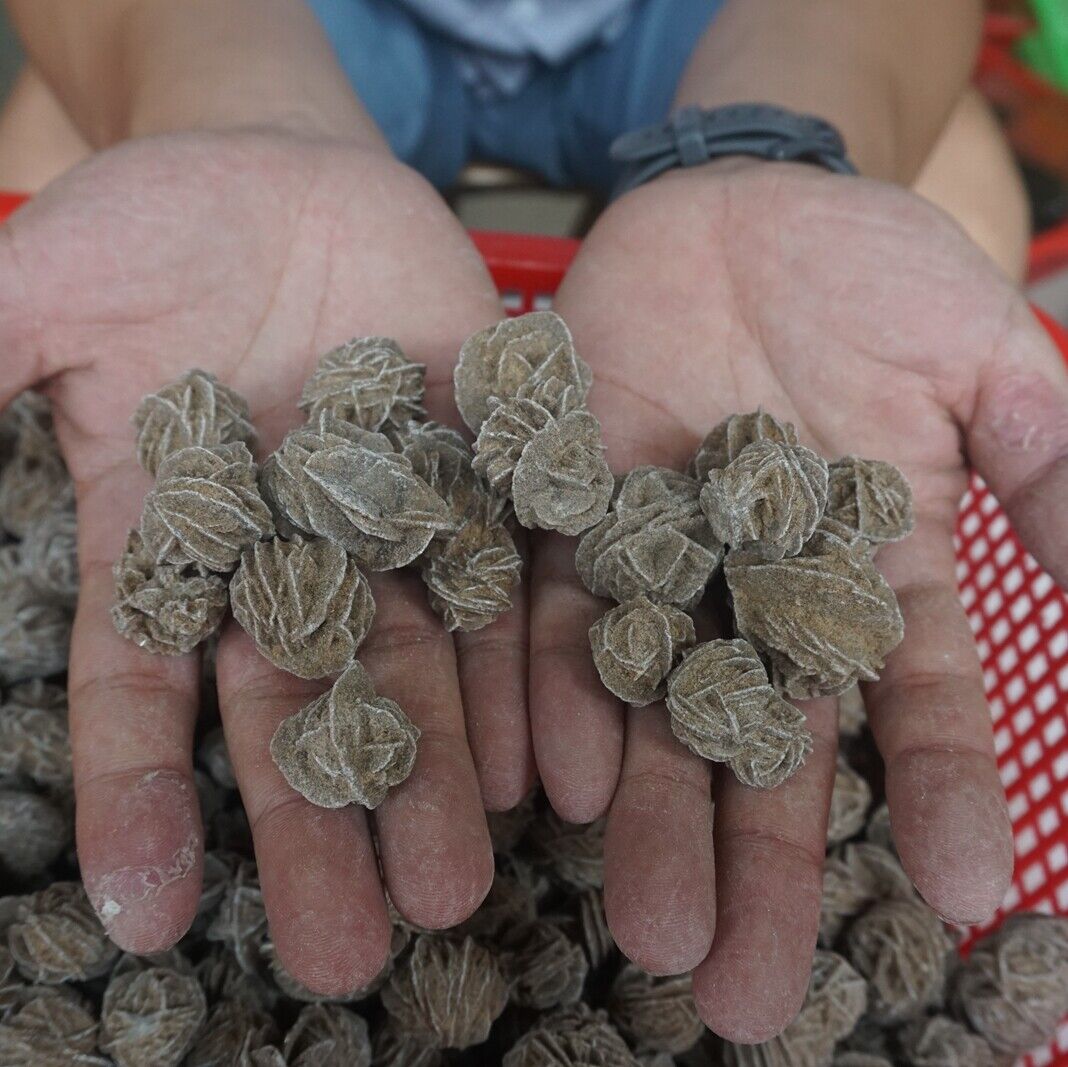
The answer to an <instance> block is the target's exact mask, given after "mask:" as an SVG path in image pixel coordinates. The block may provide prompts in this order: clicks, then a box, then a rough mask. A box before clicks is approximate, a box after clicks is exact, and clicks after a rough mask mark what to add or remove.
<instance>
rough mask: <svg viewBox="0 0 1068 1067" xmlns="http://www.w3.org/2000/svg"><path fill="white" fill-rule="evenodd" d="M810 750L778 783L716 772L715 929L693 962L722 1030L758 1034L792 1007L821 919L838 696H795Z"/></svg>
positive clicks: (710, 1020)
mask: <svg viewBox="0 0 1068 1067" xmlns="http://www.w3.org/2000/svg"><path fill="white" fill-rule="evenodd" d="M802 706H803V708H804V711H805V714H806V716H807V717H808V724H809V728H810V729H811V731H812V737H813V749H812V752H811V753H810V754H809V757H808V759H807V760H806V761H805V765H804V766H803V767H802V768H801V770H800V771H798V772H797V774H795V775H794V776H793V777H792V778H790V779H788V780H787V781H786V782H784V783H783V784H782V785H781V786H779V787H778V788H777V789H771V790H761V789H752V788H750V787H749V786H744V785H742V784H741V783H740V782H739V781H738V780H737V779H736V778H734V776H733V775H731V774H730V772H729V771H726V770H723V771H722V774H720V775H719V777H718V779H717V785H718V788H717V791H716V816H715V847H716V900H717V908H716V932H715V937H714V938H713V941H712V949H711V951H710V952H709V954H708V955H707V956H706V957H705V959H704V960H703V961H702V962H701V963H700V964H699V965H698V967H697V969H696V970H695V971H694V996H695V998H696V1000H697V1008H698V1011H699V1012H700V1014H701V1018H702V1019H704V1021H705V1023H706V1024H707V1025H708V1026H709V1027H710V1028H711V1029H713V1030H714V1031H715V1032H716V1033H717V1034H719V1035H720V1036H721V1037H725V1038H726V1039H727V1040H729V1041H736V1042H744V1043H749V1042H757V1041H766V1040H767V1039H768V1038H770V1037H773V1036H774V1035H775V1034H777V1033H779V1032H780V1031H781V1030H782V1029H783V1027H785V1026H786V1024H787V1023H788V1022H789V1021H790V1020H791V1019H792V1018H793V1017H794V1016H795V1015H796V1014H797V1012H798V1010H799V1009H800V1007H801V1002H802V1001H803V1000H804V996H805V990H806V989H807V988H808V980H809V973H810V971H811V966H812V954H813V952H814V950H815V947H816V934H817V931H818V928H819V911H820V897H821V895H822V892H823V856H824V851H825V848H826V838H827V811H828V808H829V805H830V796H831V789H832V787H833V785H834V770H835V759H836V753H837V741H838V738H837V730H838V725H837V704H836V701H835V700H833V699H823V700H812V701H807V702H806V703H805V704H804V705H802Z"/></svg>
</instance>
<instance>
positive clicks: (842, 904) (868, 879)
mask: <svg viewBox="0 0 1068 1067" xmlns="http://www.w3.org/2000/svg"><path fill="white" fill-rule="evenodd" d="M915 896H916V893H915V891H914V889H913V887H912V882H911V881H909V877H908V875H907V874H906V873H905V871H904V869H903V868H902V866H901V864H900V862H899V861H898V859H897V857H896V856H895V855H894V854H893V853H892V852H890V851H888V850H887V849H885V848H882V847H880V846H878V845H874V844H869V843H868V842H864V841H857V842H853V843H851V844H848V845H845V846H844V847H843V848H840V849H837V850H836V851H834V852H832V853H831V854H830V856H828V857H827V860H826V862H825V863H824V866H823V901H822V903H821V905H820V943H821V944H824V945H830V944H833V943H834V942H835V941H836V940H837V939H838V935H839V934H840V933H841V931H842V929H843V927H844V926H845V924H846V923H847V922H848V921H849V920H850V919H853V918H854V917H855V916H857V915H860V914H861V913H862V912H864V911H866V910H867V909H868V908H869V907H870V906H871V905H872V904H874V903H876V902H877V901H879V900H913V899H915Z"/></svg>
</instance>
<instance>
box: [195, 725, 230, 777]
mask: <svg viewBox="0 0 1068 1067" xmlns="http://www.w3.org/2000/svg"><path fill="white" fill-rule="evenodd" d="M197 759H198V760H199V761H200V762H201V763H202V764H203V765H204V767H205V768H206V769H207V771H208V774H210V775H211V777H212V779H213V780H214V781H215V782H216V783H218V784H219V785H220V786H222V787H223V789H236V788H237V779H236V778H235V777H234V765H233V763H232V762H231V760H230V752H229V750H228V749H227V747H226V735H225V734H224V733H223V732H222V727H221V726H217V727H215V729H213V730H209V731H208V732H207V733H206V734H205V735H204V740H203V741H201V742H200V747H199V748H198V749H197Z"/></svg>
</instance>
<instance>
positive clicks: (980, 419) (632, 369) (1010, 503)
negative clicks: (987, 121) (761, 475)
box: [530, 164, 1068, 1041]
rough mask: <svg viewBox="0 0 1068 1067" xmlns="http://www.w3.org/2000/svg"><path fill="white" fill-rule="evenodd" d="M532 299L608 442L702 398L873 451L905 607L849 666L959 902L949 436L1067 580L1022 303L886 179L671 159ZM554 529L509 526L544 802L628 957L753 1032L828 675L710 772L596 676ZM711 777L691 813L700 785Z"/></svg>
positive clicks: (909, 826) (688, 448)
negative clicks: (858, 673) (881, 659)
mask: <svg viewBox="0 0 1068 1067" xmlns="http://www.w3.org/2000/svg"><path fill="white" fill-rule="evenodd" d="M557 307H558V310H559V311H560V312H561V314H562V315H563V316H564V317H565V319H566V320H567V321H568V322H569V324H570V325H571V327H572V329H573V330H574V332H575V335H576V340H577V343H578V346H579V349H580V351H581V352H582V353H583V355H584V357H585V358H586V359H587V360H588V361H589V362H590V364H591V365H592V367H593V370H594V376H595V386H594V389H593V392H592V394H591V407H592V409H593V410H594V412H595V413H596V414H597V415H598V416H599V417H600V419H601V422H602V425H603V429H604V434H605V440H606V443H607V445H608V448H609V460H610V462H611V464H612V466H613V469H614V470H616V471H617V472H622V471H624V470H626V469H629V468H630V467H631V466H634V465H636V464H639V463H657V464H666V465H670V466H675V467H682V466H683V465H684V464H685V463H686V461H687V459H688V458H689V456H690V455H692V453H693V451H694V449H695V447H696V446H697V444H698V443H699V442H700V440H701V438H702V436H703V435H704V434H705V433H706V432H707V431H708V430H709V429H710V428H711V427H712V426H713V425H715V424H716V423H717V422H718V421H719V420H720V419H721V418H723V417H724V416H725V415H728V414H730V413H732V412H735V411H746V410H752V409H754V408H756V407H757V406H758V405H762V406H763V407H764V408H765V409H766V410H768V411H770V412H772V413H773V414H774V415H776V416H778V417H781V418H785V419H789V420H791V421H792V422H794V423H795V424H796V425H797V427H798V430H799V432H800V435H801V439H802V442H803V443H806V444H808V445H810V446H812V447H814V448H816V449H818V450H819V451H820V452H821V453H822V454H824V455H825V456H827V457H828V458H837V457H838V456H841V455H843V454H847V453H854V454H858V455H862V456H867V457H871V458H877V459H884V460H889V461H890V462H892V463H895V464H897V465H898V466H900V467H901V468H902V469H903V470H904V472H905V473H906V475H907V476H908V477H909V479H910V481H911V482H912V485H913V488H914V492H915V507H916V515H917V524H916V530H915V532H914V533H913V534H912V536H911V537H909V538H908V539H907V540H906V541H904V542H902V543H900V544H897V545H892V546H886V547H884V548H882V549H881V550H880V552H879V555H878V557H877V565H878V566H879V568H880V570H881V571H882V572H883V573H884V575H885V576H886V578H887V579H888V580H889V582H890V583H891V584H892V585H893V586H894V588H895V589H896V591H897V595H898V598H899V600H900V603H901V608H902V612H903V614H904V617H905V624H906V633H905V640H904V642H903V644H902V645H901V647H900V648H899V649H898V650H897V651H896V652H894V653H893V654H892V655H891V657H890V658H889V661H888V663H887V665H886V669H885V671H884V672H883V675H882V678H881V680H880V681H879V682H878V683H876V684H874V685H871V686H867V687H866V692H865V697H866V701H867V707H868V713H869V720H870V723H871V726H872V729H873V731H874V734H875V738H876V741H877V743H878V745H879V748H880V750H881V752H882V755H883V758H884V760H885V763H886V789H887V796H888V800H889V804H890V811H891V818H892V822H893V831H894V838H895V842H896V845H897V847H898V849H899V852H900V854H901V858H902V861H903V863H904V865H905V867H906V869H907V870H908V872H909V874H910V875H911V877H912V878H913V880H914V882H915V883H916V885H917V887H918V888H919V890H920V892H921V893H922V894H923V895H924V897H925V898H926V899H927V900H928V902H929V903H930V904H931V905H932V906H933V907H934V908H935V909H936V910H937V911H938V912H939V913H940V914H942V915H945V916H947V917H949V918H951V919H955V920H959V921H964V922H967V921H976V920H979V919H981V918H985V917H986V916H987V915H989V914H990V913H991V912H992V911H993V910H994V908H995V907H996V905H997V904H998V903H999V902H1000V900H1001V897H1002V896H1003V894H1004V891H1005V890H1006V888H1007V884H1008V879H1009V876H1010V873H1011V868H1012V845H1011V834H1010V827H1009V823H1008V818H1007V814H1006V809H1005V804H1004V798H1003V794H1002V790H1001V787H1000V784H999V781H998V777H997V772H996V767H995V764H994V756H993V745H992V739H991V729H990V723H989V715H988V711H987V708H986V704H985V700H984V695H983V686H982V679H981V677H980V672H979V665H978V660H977V657H976V653H975V649H974V643H973V639H972V637H971V634H970V632H969V630H968V627H967V623H966V620H965V617H964V614H963V611H962V609H961V607H960V604H959V601H958V598H957V593H956V582H955V576H954V556H953V545H952V534H953V529H954V524H955V518H956V512H957V504H958V501H959V499H960V496H961V493H962V492H963V490H964V487H965V485H966V477H967V474H966V466H965V454H966V453H967V454H968V455H969V457H970V460H971V462H972V463H973V464H974V465H975V466H976V467H977V468H978V469H979V471H980V472H981V473H982V474H983V475H984V476H985V477H986V478H987V480H988V482H990V484H991V485H992V487H993V489H994V491H995V492H996V493H997V494H998V496H999V497H1000V498H1001V500H1002V501H1003V502H1004V503H1005V505H1006V507H1007V508H1008V510H1009V513H1010V516H1011V517H1012V519H1013V522H1014V524H1015V526H1016V528H1017V530H1018V531H1019V532H1020V533H1021V535H1022V536H1024V538H1025V539H1026V540H1027V541H1028V545H1029V547H1030V548H1031V549H1032V550H1033V551H1034V552H1035V553H1036V555H1038V556H1039V558H1040V560H1041V561H1042V562H1043V563H1044V564H1045V565H1046V567H1047V568H1048V569H1049V570H1050V571H1051V572H1052V573H1053V574H1054V575H1055V576H1056V577H1058V578H1059V579H1060V580H1061V581H1062V582H1064V581H1065V580H1066V578H1068V551H1066V546H1068V458H1066V456H1068V382H1066V376H1065V373H1064V368H1063V365H1062V364H1061V363H1060V361H1059V358H1058V357H1057V355H1056V353H1055V352H1054V351H1053V349H1052V347H1051V346H1050V345H1049V344H1048V341H1047V340H1046V339H1045V337H1044V334H1043V331H1042V330H1041V329H1040V328H1039V327H1038V326H1037V324H1036V323H1035V322H1034V320H1033V317H1032V316H1031V313H1030V311H1029V310H1028V309H1027V307H1026V305H1025V304H1024V303H1023V301H1022V300H1021V299H1020V298H1019V296H1018V295H1017V294H1016V293H1015V291H1014V290H1013V289H1012V288H1011V287H1010V286H1009V284H1008V283H1007V282H1006V281H1005V280H1004V279H1003V278H1001V277H1000V275H999V274H998V272H997V270H996V268H995V267H994V266H993V265H992V264H991V263H989V262H988V261H987V260H986V259H985V257H984V256H983V255H982V254H981V253H980V252H979V251H978V250H976V249H975V248H974V247H973V246H971V245H970V243H969V242H968V240H967V239H966V238H965V237H964V235H963V234H962V233H961V232H960V231H959V230H958V229H957V228H956V227H955V226H954V225H953V224H952V223H951V222H950V221H949V220H948V219H947V218H946V217H944V216H943V215H941V213H939V212H938V211H937V210H935V209H934V208H932V207H930V206H929V205H927V204H925V203H924V202H923V201H921V200H919V199H918V198H916V197H914V196H913V195H912V194H909V193H906V192H904V191H901V190H898V189H894V188H892V187H889V186H884V185H882V184H880V183H875V182H868V181H862V180H859V179H852V180H846V179H842V178H838V177H834V176H830V175H825V174H823V173H822V172H819V171H816V170H814V169H812V168H808V167H804V166H800V165H785V164H784V165H768V164H759V165H753V164H748V165H739V166H737V167H724V168H723V169H721V170H717V169H709V170H701V171H697V172H693V173H691V174H684V173H680V174H676V175H671V176H670V177H668V178H666V179H662V180H660V181H658V182H656V183H653V184H652V185H651V186H648V187H646V188H644V189H641V190H638V191H637V192H635V193H632V194H629V195H628V196H626V197H624V198H622V199H621V200H620V201H619V202H618V203H617V204H616V205H615V206H614V207H613V208H611V209H610V210H609V211H608V212H607V213H606V215H605V216H603V218H602V220H601V221H600V222H599V223H598V224H597V226H595V228H594V230H593V232H592V234H591V235H590V237H589V238H588V239H587V241H586V243H585V245H584V247H583V250H582V252H581V253H580V256H579V258H578V259H577V261H576V262H575V264H574V266H573V268H572V270H571V271H570V273H569V275H568V278H567V279H566V280H565V283H564V286H563V288H562V289H561V291H560V293H559V296H558V302H557ZM572 553H573V545H572V544H570V543H568V542H565V541H563V540H562V539H555V540H554V539H546V540H545V541H543V542H541V543H536V544H535V559H534V584H533V591H532V606H531V708H530V712H531V718H532V727H533V734H534V746H535V752H536V755H537V760H538V766H539V770H540V772H541V776H542V780H543V782H544V784H545V787H546V790H547V792H548V794H549V797H550V799H551V800H552V802H553V803H554V805H555V806H556V808H557V810H558V811H560V812H561V813H562V814H563V815H565V816H567V817H570V818H573V819H579V820H582V819H589V818H592V817H594V816H596V815H597V814H599V813H600V812H602V811H603V810H605V809H606V808H607V809H608V810H609V816H608V825H607V831H606V843H605V905H606V911H607V915H608V920H609V925H610V927H611V929H612V931H613V934H614V935H615V937H616V939H617V941H618V942H619V944H620V946H621V947H622V948H623V950H624V951H625V952H626V953H627V954H628V955H629V956H631V958H633V959H635V960H636V961H638V962H639V963H641V964H643V965H644V966H645V967H647V968H648V969H649V970H652V971H655V972H662V973H669V972H670V973H677V972H682V971H685V970H688V969H691V968H695V978H694V981H695V992H696V995H697V1000H698V1004H699V1007H700V1009H701V1013H702V1016H703V1017H704V1019H705V1021H706V1022H707V1023H708V1024H709V1025H710V1026H712V1027H713V1028H714V1029H715V1030H717V1031H718V1032H719V1033H721V1034H723V1035H725V1036H728V1037H731V1038H734V1039H736V1040H741V1041H752V1040H761V1039H764V1038H766V1037H769V1036H771V1035H772V1034H773V1033H775V1032H777V1031H778V1030H779V1029H781V1027H782V1026H783V1025H784V1024H785V1023H786V1022H787V1021H788V1020H789V1019H790V1018H791V1017H792V1015H793V1013H794V1012H795V1011H796V1009H797V1007H798V1006H799V1004H800V1001H801V998H802V997H803V994H804V990H805V988H806V985H807V980H808V971H809V962H810V960H811V953H812V950H813V947H814V944H815V939H816V930H817V925H818V917H819V902H820V895H821V869H822V860H823V854H824V849H825V839H826V817H827V808H828V801H829V795H830V790H831V786H832V782H833V778H834V770H835V758H836V756H835V753H836V747H837V712H836V702H835V701H834V700H833V699H823V700H816V701H810V702H807V703H806V705H805V711H806V713H807V715H808V718H809V723H810V726H811V728H812V732H813V734H814V738H815V745H814V749H813V752H812V754H811V756H810V757H809V759H808V761H807V763H806V765H805V767H804V769H803V770H802V771H801V773H799V774H797V775H796V776H795V777H794V778H792V779H791V780H790V781H789V782H787V783H786V784H785V785H783V786H782V787H780V788H779V789H776V790H774V791H771V792H761V791H758V790H755V789H750V788H747V787H745V786H742V785H740V784H739V783H738V782H737V781H735V780H734V779H733V778H731V776H730V775H729V774H726V773H720V771H719V769H718V768H717V770H716V772H715V774H714V775H712V777H714V778H715V782H714V789H712V790H710V788H709V779H710V769H709V765H708V764H706V763H705V762H704V761H701V760H699V759H697V758H696V757H694V756H692V755H691V754H690V753H688V752H687V751H686V750H685V749H684V748H683V746H682V745H680V744H679V743H678V742H676V741H675V740H674V738H673V737H672V736H671V732H670V729H669V727H668V723H667V716H666V715H665V714H663V712H662V710H661V711H659V712H658V710H657V709H656V708H651V709H630V710H627V711H626V712H624V709H623V708H622V707H621V706H620V705H619V703H618V702H617V701H616V700H615V699H614V698H612V697H611V695H610V694H608V693H607V692H605V691H604V689H603V688H602V687H601V686H600V684H599V681H598V679H597V677H596V674H595V672H594V670H593V668H592V666H591V664H590V660H589V655H588V643H587V638H586V633H585V631H586V628H587V627H588V626H589V625H590V624H591V623H592V622H593V620H594V619H595V618H596V617H597V616H598V615H599V614H601V613H602V612H603V611H604V610H605V605H604V604H603V602H600V601H597V600H595V599H594V598H592V597H590V596H589V595H588V594H586V593H585V592H584V591H583V590H582V589H581V587H580V586H579V585H578V583H577V580H576V578H575V573H574V567H573V563H572ZM713 794H714V796H715V814H714V817H713V807H712V798H713Z"/></svg>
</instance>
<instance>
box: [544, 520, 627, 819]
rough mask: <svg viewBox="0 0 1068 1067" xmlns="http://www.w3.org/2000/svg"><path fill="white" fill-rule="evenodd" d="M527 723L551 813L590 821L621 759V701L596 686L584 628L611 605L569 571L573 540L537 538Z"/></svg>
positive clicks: (602, 806)
mask: <svg viewBox="0 0 1068 1067" xmlns="http://www.w3.org/2000/svg"><path fill="white" fill-rule="evenodd" d="M530 597H531V611H530V727H531V734H532V736H533V740H534V754H535V757H536V759H537V763H538V771H539V774H540V776H541V781H542V785H543V786H544V787H545V792H546V794H547V795H548V797H549V802H550V803H551V804H552V806H553V808H555V810H556V812H557V814H558V815H559V816H560V817H561V818H562V819H565V820H567V821H568V822H575V823H582V822H590V821H592V820H593V819H596V818H597V817H598V816H600V815H603V814H604V812H605V811H606V810H607V808H608V805H609V802H610V801H611V799H612V794H613V792H614V791H615V788H616V783H617V781H618V780H619V771H620V766H621V764H622V760H623V723H624V717H623V705H622V704H621V703H620V702H619V700H617V699H616V698H615V697H614V696H613V695H612V694H611V693H609V692H608V690H606V689H605V687H604V686H603V685H602V684H601V679H600V678H599V677H598V675H597V669H596V667H594V665H593V658H592V656H591V655H590V638H589V628H590V627H591V626H592V625H593V624H594V622H596V621H597V619H598V618H600V617H601V615H603V614H604V613H605V611H607V610H608V607H609V605H608V604H607V603H606V602H605V601H603V600H598V599H597V598H596V597H594V596H591V595H590V594H589V593H588V592H587V591H586V589H585V588H584V587H583V586H582V583H581V582H580V581H579V578H578V574H577V573H576V571H575V545H574V542H573V541H570V540H568V539H566V538H564V537H561V536H559V535H557V534H548V535H544V536H542V537H540V538H539V539H538V541H537V542H536V544H535V546H534V559H533V563H532V567H531V594H530Z"/></svg>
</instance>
